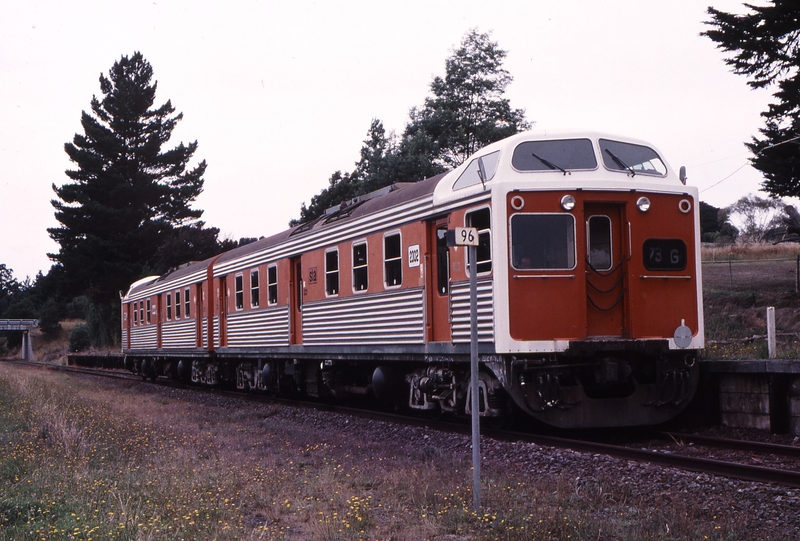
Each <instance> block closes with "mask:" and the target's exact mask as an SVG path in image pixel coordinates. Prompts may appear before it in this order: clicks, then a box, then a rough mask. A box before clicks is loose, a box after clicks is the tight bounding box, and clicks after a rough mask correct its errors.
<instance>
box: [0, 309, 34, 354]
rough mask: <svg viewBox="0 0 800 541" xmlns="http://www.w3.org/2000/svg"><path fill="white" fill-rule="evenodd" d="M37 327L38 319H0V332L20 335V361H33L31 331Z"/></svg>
mask: <svg viewBox="0 0 800 541" xmlns="http://www.w3.org/2000/svg"><path fill="white" fill-rule="evenodd" d="M38 326H39V320H38V319H0V332H21V333H22V359H23V360H25V361H32V360H33V358H34V357H33V345H32V344H31V334H30V333H31V329H35V328H36V327H38Z"/></svg>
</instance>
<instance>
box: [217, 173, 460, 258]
mask: <svg viewBox="0 0 800 541" xmlns="http://www.w3.org/2000/svg"><path fill="white" fill-rule="evenodd" d="M445 175H446V173H442V174H441V175H436V176H433V177H430V178H427V179H425V180H421V181H419V182H400V183H396V184H392V185H391V186H389V187H388V190H387V192H386V193H384V194H382V195H379V196H377V197H372V198H368V197H365V196H360V197H356V198H354V199H353V200H350V201H346V202H343V203H342V205H341V206H340V208H339V210H334V211H329V213H327V214H324V215H323V216H320V217H319V218H317V219H315V220H313V221H311V222H307V223H304V224H300V225H299V226H297V227H293V228H291V229H287V230H285V231H281V232H280V233H278V234H276V235H272V236H271V237H265V238H261V239H259V240H257V241H255V242H252V243H250V244H246V245H244V246H240V247H238V248H234V249H233V250H230V251H229V252H225V253H224V254H223V255H222V256H221V257H220V258H219V261H218V262H219V263H224V262H226V261H233V260H236V259H239V258H241V257H244V256H247V255H249V254H252V253H255V252H259V251H261V250H264V249H265V248H269V247H271V246H276V245H278V244H281V243H282V242H285V241H287V240H289V239H291V238H300V237H301V236H303V235H308V234H310V233H312V232H318V231H323V230H324V229H325V228H327V227H331V226H333V225H334V224H335V225H340V224H343V223H346V222H347V221H350V220H355V219H358V218H362V217H364V216H368V215H370V214H374V213H376V212H380V211H382V210H384V209H388V208H391V207H394V206H396V205H401V204H403V203H407V202H409V201H413V200H415V199H418V198H420V197H424V196H426V195H430V194H432V193H433V190H434V189H435V188H436V185H437V184H438V182H439V181H440V180H441V179H442V178H443V177H444V176H445ZM380 191H382V190H379V192H380ZM369 195H370V194H367V196H369Z"/></svg>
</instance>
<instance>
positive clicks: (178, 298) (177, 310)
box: [175, 291, 181, 319]
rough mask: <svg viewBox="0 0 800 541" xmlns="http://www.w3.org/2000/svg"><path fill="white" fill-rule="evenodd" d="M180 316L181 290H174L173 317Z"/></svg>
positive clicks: (177, 317) (178, 317)
mask: <svg viewBox="0 0 800 541" xmlns="http://www.w3.org/2000/svg"><path fill="white" fill-rule="evenodd" d="M180 318H181V292H180V291H176V292H175V319H180Z"/></svg>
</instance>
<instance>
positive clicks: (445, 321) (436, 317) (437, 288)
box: [425, 218, 451, 342]
mask: <svg viewBox="0 0 800 541" xmlns="http://www.w3.org/2000/svg"><path fill="white" fill-rule="evenodd" d="M446 234H447V218H441V219H439V220H434V221H432V222H429V223H428V250H427V251H426V253H425V264H426V266H427V280H426V287H427V290H428V314H427V316H428V317H427V327H428V340H429V341H431V342H449V341H450V338H451V329H450V251H449V250H448V248H447V238H446Z"/></svg>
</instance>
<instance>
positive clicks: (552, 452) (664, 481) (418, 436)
mask: <svg viewBox="0 0 800 541" xmlns="http://www.w3.org/2000/svg"><path fill="white" fill-rule="evenodd" d="M155 392H165V393H170V394H174V393H182V394H183V393H186V394H187V397H186V398H187V399H190V400H197V401H200V402H203V403H206V404H208V405H213V406H216V407H220V406H221V407H230V408H240V407H241V401H240V400H238V399H236V398H229V397H220V396H215V395H213V394H203V393H193V392H191V391H186V390H178V389H172V390H168V389H163V390H162V391H155ZM248 407H250V405H248ZM253 407H257V408H262V407H264V408H271V409H274V411H273V412H272V413H271V419H272V420H273V421H277V420H280V421H282V422H285V423H291V424H296V425H299V426H300V427H302V428H303V429H305V428H308V429H313V430H314V431H315V432H318V433H319V434H320V435H321V437H324V433H325V432H326V431H337V432H343V433H346V434H347V435H348V439H351V440H352V441H364V442H371V443H382V444H385V445H387V446H388V445H393V446H395V448H396V452H397V453H399V454H402V453H404V452H407V453H411V452H418V451H419V449H420V447H421V446H423V447H425V448H433V449H436V450H437V452H440V453H443V454H444V455H447V456H456V455H460V456H462V457H466V458H467V459H469V457H470V456H471V453H472V451H471V438H470V436H465V435H459V434H451V433H443V432H438V431H434V430H431V429H427V428H424V427H423V428H421V427H414V426H406V425H401V424H391V423H386V422H383V421H375V420H369V419H360V418H355V417H351V416H348V415H342V414H337V413H330V412H326V411H321V410H315V409H310V408H303V407H285V406H280V407H278V408H274V407H271V406H264V405H253ZM725 432H726V431H725V429H717V430H716V433H715V434H716V435H725V436H728V437H735V436H737V435H738V436H739V437H743V436H745V435H744V434H742V433H741V431H740V432H738V433H727V434H726V433H725ZM747 435H748V436H754V437H756V438H759V437H760V438H761V439H763V440H765V441H777V442H780V443H790V442H791V441H792V439H791V438H788V440H787V438H785V437H774V436H770V435H769V434H760V433H755V434H754V433H752V432H748V434H747ZM481 455H482V463H481V464H482V465H481V467H482V469H483V470H484V471H492V472H499V473H505V474H506V475H509V476H517V477H519V476H524V477H526V478H529V477H533V476H537V477H541V476H545V477H552V478H553V482H554V483H555V482H556V481H557V480H558V479H563V478H567V479H569V480H571V481H572V482H574V485H575V490H576V491H580V490H582V487H586V490H589V489H590V488H591V487H595V485H596V482H597V480H598V479H603V480H606V481H607V480H612V482H613V483H615V484H616V485H618V486H619V487H623V488H624V493H625V494H626V500H627V501H629V502H630V505H631V506H635V507H637V508H639V509H646V508H652V509H656V508H661V507H665V506H676V507H679V508H686V509H692V510H694V511H695V512H697V511H698V510H699V511H700V513H701V515H703V516H707V517H708V519H709V521H712V520H713V519H714V517H716V516H717V515H721V514H724V515H726V516H727V520H728V521H729V522H730V523H735V524H737V525H739V529H740V530H744V531H746V532H748V534H749V537H748V538H747V539H752V540H761V539H763V540H770V541H772V540H783V539H786V540H794V539H799V538H800V489H786V488H783V487H779V486H774V485H768V484H761V483H753V482H746V481H738V480H731V479H727V478H722V477H717V476H713V475H707V474H702V473H696V472H687V471H681V470H677V469H674V468H663V467H659V466H654V465H650V464H646V463H638V462H633V461H627V460H621V459H616V458H611V457H608V456H605V455H599V454H589V453H582V452H577V451H572V450H565V449H557V448H552V447H542V446H539V445H536V444H532V443H520V442H516V443H515V442H503V441H496V440H491V439H488V438H483V439H482V443H481ZM666 538H669V537H666Z"/></svg>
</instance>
